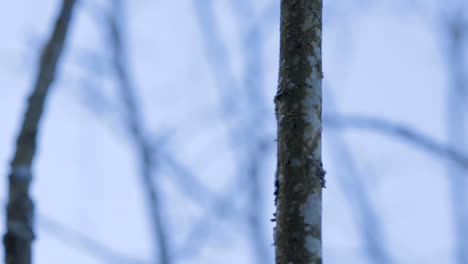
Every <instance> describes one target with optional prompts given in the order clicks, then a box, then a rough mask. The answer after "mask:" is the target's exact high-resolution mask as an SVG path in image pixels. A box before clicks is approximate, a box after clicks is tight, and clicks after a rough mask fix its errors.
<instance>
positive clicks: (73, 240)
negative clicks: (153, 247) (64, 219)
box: [39, 215, 150, 264]
mask: <svg viewBox="0 0 468 264" xmlns="http://www.w3.org/2000/svg"><path fill="white" fill-rule="evenodd" d="M39 225H40V227H41V228H42V229H44V231H46V232H48V233H49V234H51V235H54V236H56V237H57V238H58V239H60V240H62V241H63V242H65V243H67V244H69V245H72V246H74V247H77V248H80V249H82V250H83V251H85V252H87V253H89V254H91V255H93V256H95V257H96V258H97V259H100V260H102V261H103V262H107V263H112V264H114V263H121V264H149V263H150V262H148V261H143V260H138V259H136V258H133V257H129V256H126V255H123V254H121V253H120V252H117V251H116V250H113V249H111V248H109V247H108V246H106V245H104V244H102V243H100V242H98V241H97V240H94V239H92V238H90V237H88V236H86V235H84V234H83V233H81V232H79V231H76V230H72V229H70V228H69V227H66V226H64V225H62V224H61V223H59V222H58V221H55V220H53V219H52V218H49V217H46V216H44V215H39Z"/></svg>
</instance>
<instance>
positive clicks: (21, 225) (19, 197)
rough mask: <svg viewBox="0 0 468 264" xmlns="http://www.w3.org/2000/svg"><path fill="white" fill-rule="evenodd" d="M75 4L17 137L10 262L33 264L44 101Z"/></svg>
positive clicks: (67, 6)
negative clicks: (33, 193) (34, 184)
mask: <svg viewBox="0 0 468 264" xmlns="http://www.w3.org/2000/svg"><path fill="white" fill-rule="evenodd" d="M74 7H75V1H74V0H64V1H63V2H62V6H61V10H60V13H59V15H58V17H57V19H56V21H55V25H54V28H53V32H52V34H51V36H50V38H49V40H48V41H47V43H46V44H45V46H44V48H43V50H42V54H41V58H40V62H39V66H38V73H37V77H36V81H35V84H34V88H33V91H32V93H31V95H30V96H29V99H28V104H27V109H26V111H25V113H24V117H23V118H24V119H23V122H22V126H21V130H20V132H19V134H18V138H17V141H16V152H15V154H14V157H13V159H12V161H11V168H10V175H9V178H8V180H9V185H8V191H9V195H8V203H7V219H6V234H5V236H4V238H3V242H4V245H5V263H7V264H29V263H31V261H32V255H31V247H32V242H33V240H34V238H35V235H34V227H33V217H34V205H33V201H32V199H31V197H30V195H29V189H30V184H31V181H32V177H33V176H32V172H31V170H32V169H31V168H32V165H33V160H34V156H35V153H36V145H37V134H38V131H39V125H40V121H41V117H42V113H43V110H44V105H45V102H46V99H47V96H48V94H49V89H50V87H51V86H52V83H53V81H54V79H55V76H56V72H57V64H58V62H59V60H60V58H61V56H62V53H63V49H64V46H65V40H66V38H67V35H68V32H69V25H70V22H71V19H72V14H73V10H74Z"/></svg>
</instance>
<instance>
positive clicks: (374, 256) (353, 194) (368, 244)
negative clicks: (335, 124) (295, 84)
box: [325, 89, 392, 264]
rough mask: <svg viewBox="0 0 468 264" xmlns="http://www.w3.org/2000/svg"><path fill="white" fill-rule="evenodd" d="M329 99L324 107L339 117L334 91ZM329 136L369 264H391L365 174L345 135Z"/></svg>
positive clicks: (334, 133) (329, 143)
mask: <svg viewBox="0 0 468 264" xmlns="http://www.w3.org/2000/svg"><path fill="white" fill-rule="evenodd" d="M327 91H328V94H327V95H328V96H327V97H326V98H327V100H325V104H326V106H327V109H328V111H329V112H333V113H334V114H335V115H337V111H338V107H337V105H336V103H335V100H334V99H335V98H334V96H333V94H332V92H331V89H327ZM327 134H328V135H329V136H330V140H329V141H328V146H329V147H330V148H331V156H332V159H333V160H334V161H335V166H336V172H337V173H336V174H335V175H336V180H337V182H338V184H339V185H340V187H341V189H342V192H343V193H344V195H345V196H346V198H347V200H348V202H349V204H350V206H351V207H352V212H353V213H352V216H353V218H354V221H355V223H356V225H357V227H358V228H359V232H360V234H361V236H362V240H363V243H364V247H365V249H366V253H367V255H368V258H369V262H370V263H379V264H390V263H392V257H391V254H390V253H389V252H388V248H387V242H386V241H387V240H386V239H385V235H384V230H383V228H382V221H380V219H379V215H378V210H377V208H376V207H375V206H374V204H373V203H372V201H371V194H370V192H369V189H368V188H367V186H366V184H365V180H364V177H363V176H364V174H363V173H361V171H360V170H359V168H358V166H357V163H356V161H355V160H354V158H353V155H352V151H351V148H350V147H349V146H348V144H347V141H346V139H345V137H344V135H343V131H337V130H335V131H333V130H332V131H328V133H327Z"/></svg>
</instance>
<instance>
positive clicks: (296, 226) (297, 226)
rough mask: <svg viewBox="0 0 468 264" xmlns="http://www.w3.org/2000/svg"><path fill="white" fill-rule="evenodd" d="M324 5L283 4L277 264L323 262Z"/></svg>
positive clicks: (310, 1) (315, 1) (302, 0)
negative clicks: (322, 53) (322, 49)
mask: <svg viewBox="0 0 468 264" xmlns="http://www.w3.org/2000/svg"><path fill="white" fill-rule="evenodd" d="M321 38H322V0H282V1H281V32H280V72H279V81H278V91H277V94H276V96H275V104H276V118H277V122H278V139H277V140H278V150H277V151H278V168H277V173H276V183H275V184H276V188H277V190H276V208H277V209H276V217H277V219H276V221H277V226H276V230H275V247H276V263H277V264H290V263H301V264H305V263H308V264H312V263H313V264H318V263H322V230H321V229H322V228H321V225H322V223H321V222H322V215H321V214H322V187H324V171H323V169H322V161H321V160H322V158H321V131H322V117H321V116H322V87H321V85H322V78H323V75H322V55H321V46H322V43H321V42H322V41H321Z"/></svg>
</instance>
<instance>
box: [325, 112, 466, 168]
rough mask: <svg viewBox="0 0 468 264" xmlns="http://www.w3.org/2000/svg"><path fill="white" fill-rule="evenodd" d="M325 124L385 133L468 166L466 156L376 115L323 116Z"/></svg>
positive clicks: (413, 130)
mask: <svg viewBox="0 0 468 264" xmlns="http://www.w3.org/2000/svg"><path fill="white" fill-rule="evenodd" d="M324 120H325V125H327V126H330V127H335V128H353V129H364V130H369V131H373V132H378V133H383V134H387V135H389V136H392V137H396V138H399V139H402V140H404V141H406V142H407V143H409V144H411V145H414V146H416V147H419V148H420V149H422V150H424V151H427V152H429V153H431V154H434V155H436V156H440V157H442V158H444V159H448V160H452V161H453V162H455V163H457V164H458V165H460V166H461V167H463V168H468V157H467V156H465V155H464V154H462V153H460V152H458V151H456V150H454V149H452V148H451V147H448V146H445V145H443V144H441V143H439V142H437V141H436V140H434V139H432V138H430V137H428V136H427V135H425V134H423V133H421V132H419V131H417V130H415V129H413V128H410V127H406V126H404V125H401V124H398V123H393V122H390V121H385V120H382V119H379V118H376V117H369V116H358V115H342V116H330V115H328V116H324Z"/></svg>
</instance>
